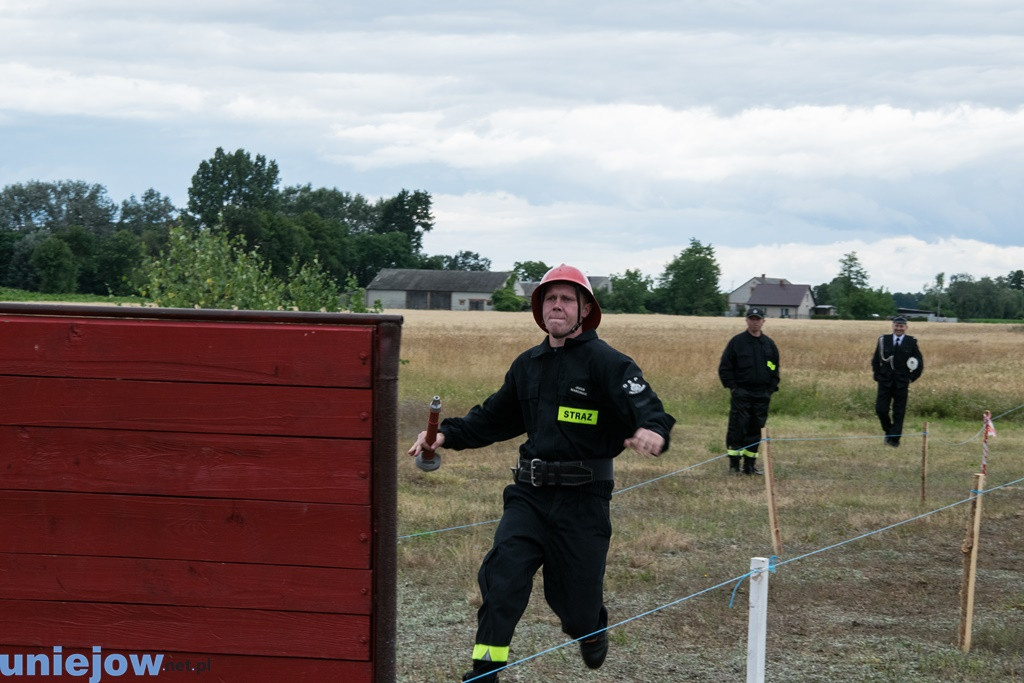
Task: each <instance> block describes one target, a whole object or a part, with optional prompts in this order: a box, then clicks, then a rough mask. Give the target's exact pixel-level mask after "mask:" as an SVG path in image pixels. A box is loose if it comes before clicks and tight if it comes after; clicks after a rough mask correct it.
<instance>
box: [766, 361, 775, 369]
mask: <svg viewBox="0 0 1024 683" xmlns="http://www.w3.org/2000/svg"><path fill="white" fill-rule="evenodd" d="M768 369H769V370H774V369H775V363H773V362H771V361H768Z"/></svg>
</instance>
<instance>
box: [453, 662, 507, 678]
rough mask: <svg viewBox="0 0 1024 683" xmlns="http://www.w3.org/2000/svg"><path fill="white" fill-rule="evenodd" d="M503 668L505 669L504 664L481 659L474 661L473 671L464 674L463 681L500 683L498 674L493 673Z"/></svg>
mask: <svg viewBox="0 0 1024 683" xmlns="http://www.w3.org/2000/svg"><path fill="white" fill-rule="evenodd" d="M503 668H505V663H504V662H485V661H483V660H481V659H474V660H473V670H472V671H467V672H466V673H464V674H462V680H464V681H473V683H498V674H496V673H491V672H492V671H497V670H498V669H503Z"/></svg>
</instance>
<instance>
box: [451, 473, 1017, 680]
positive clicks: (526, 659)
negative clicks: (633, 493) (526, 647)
mask: <svg viewBox="0 0 1024 683" xmlns="http://www.w3.org/2000/svg"><path fill="white" fill-rule="evenodd" d="M1021 482H1024V477H1021V478H1020V479H1016V480H1014V481H1009V482H1006V483H1004V484H1000V485H999V486H993V487H992V488H989V489H985V490H984V491H979V492H978V493H981V494H986V493H992V492H994V491H998V490H999V489H1002V488H1005V487H1007V486H1013V485H1014V484H1018V483H1021ZM972 500H974V496H971V497H970V498H965V499H963V500H959V501H957V502H955V503H950V504H949V505H944V506H943V507H940V508H936V509H935V510H932V511H931V512H926V513H924V514H920V515H917V516H915V517H911V518H909V519H905V520H903V521H901V522H896V523H895V524H890V525H889V526H886V527H882V528H881V529H876V530H874V531H869V532H867V533H864V534H861V535H859V536H854V537H853V538H849V539H846V540H845V541H840V542H839V543H833V544H832V545H830V546H826V547H824V548H819V549H818V550H814V551H811V552H809V553H805V554H803V555H798V556H797V557H792V558H790V559H788V560H783V561H782V562H779V561H778V558H777V557H776V556H774V555H772V556H771V558H770V559H769V566H768V571H770V572H772V573H775V568H776V567H781V566H782V565H784V564H789V563H791V562H796V561H798V560H803V559H806V558H808V557H812V556H814V555H819V554H821V553H823V552H826V551H828V550H834V549H835V548H839V547H841V546H844V545H847V544H849V543H853V542H854V541H859V540H861V539H863V538H867V537H869V536H873V535H875V534H879V533H882V532H883V531H888V530H890V529H895V528H896V527H899V526H902V525H904V524H909V523H910V522H914V521H917V520H919V519H923V518H924V517H928V516H931V515H934V514H938V513H939V512H943V511H945V510H949V509H950V508H954V507H956V506H958V505H963V504H964V503H967V502H970V501H972ZM756 571H764V570H756ZM756 571H750V572H747V573H745V574H741V575H739V576H736V577H733V578H731V579H728V580H727V581H722V582H721V583H718V584H715V585H714V586H709V587H707V588H705V589H703V590H700V591H697V592H696V593H692V594H690V595H687V596H686V597H683V598H679V599H677V600H673V601H672V602H669V603H666V604H664V605H662V606H660V607H655V608H654V609H650V610H647V611H646V612H643V613H641V614H637V615H635V616H632V617H629V618H628V619H623V620H622V621H620V622H618V623H615V624H611V625H609V626H607V627H605V628H603V629H599V630H597V631H594V632H593V633H590V634H587V635H585V636H583V637H581V638H577V639H575V640H570V641H567V642H564V643H561V644H559V645H555V646H554V647H550V648H548V649H547V650H542V651H540V652H537V653H535V654H532V655H530V656H529V657H524V658H523V659H518V660H516V661H514V662H510V663H508V664H506V665H505V666H503V667H502V668H501V669H495V671H493V672H488V673H496V672H497V671H503V670H505V669H508V668H510V667H513V666H519V665H520V664H525V663H526V662H529V661H531V660H533V659H536V658H538V657H541V656H543V655H546V654H549V653H551V652H555V651H557V650H560V649H561V648H563V647H566V646H567V645H572V644H573V643H576V642H579V641H580V640H586V639H587V638H592V637H593V636H595V635H597V634H598V633H601V632H602V631H610V630H611V629H613V628H618V627H619V626H623V625H625V624H628V623H630V622H632V621H636V620H637V619H643V618H644V617H648V616H650V615H652V614H655V613H657V612H661V611H663V610H666V609H668V608H669V607H675V606H676V605H680V604H682V603H684V602H687V601H688V600H692V599H694V598H697V597H700V596H701V595H705V594H707V593H710V592H711V591H714V590H717V589H719V588H723V587H725V586H728V585H730V584H733V583H735V584H736V586H735V587H734V588H733V591H732V597H733V598H734V597H735V595H736V590H737V589H738V588H739V586H740V584H741V583H742V582H743V580H744V579H746V578H747V577H749V576H752V575H753V574H755V573H756ZM729 607H732V598H730V600H729ZM486 675H488V674H481V675H480V676H477V677H476V678H470V679H467V680H470V681H475V680H477V678H481V677H483V676H486Z"/></svg>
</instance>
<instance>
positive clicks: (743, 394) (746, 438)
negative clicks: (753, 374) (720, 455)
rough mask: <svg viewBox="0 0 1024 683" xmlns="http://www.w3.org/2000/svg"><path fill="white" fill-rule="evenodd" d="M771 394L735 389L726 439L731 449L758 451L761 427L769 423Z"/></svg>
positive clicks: (731, 400)
mask: <svg viewBox="0 0 1024 683" xmlns="http://www.w3.org/2000/svg"><path fill="white" fill-rule="evenodd" d="M770 403H771V394H767V395H763V396H762V395H758V394H755V393H752V392H749V391H745V390H743V389H734V390H733V392H732V398H731V399H730V401H729V427H728V429H727V430H726V434H725V441H726V446H727V447H728V448H729V450H740V449H745V450H747V451H750V452H751V453H757V446H758V444H759V443H760V442H761V428H762V427H764V426H765V425H766V424H767V423H768V407H769V404H770Z"/></svg>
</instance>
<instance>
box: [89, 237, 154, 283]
mask: <svg viewBox="0 0 1024 683" xmlns="http://www.w3.org/2000/svg"><path fill="white" fill-rule="evenodd" d="M143 256H144V246H143V243H142V241H141V240H139V238H137V237H136V236H135V235H134V234H132V233H131V232H130V231H129V230H118V231H117V232H115V233H114V234H113V235H111V236H110V237H108V238H106V239H102V240H100V242H99V244H97V245H96V259H95V276H96V281H97V282H98V283H100V284H101V285H102V287H103V289H102V290H101V291H100V292H97V293H100V294H113V295H115V296H129V295H132V294H135V293H136V292H138V289H139V288H138V285H137V281H138V278H139V274H138V273H137V272H136V270H137V269H138V267H139V264H140V263H141V262H142V258H143Z"/></svg>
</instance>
